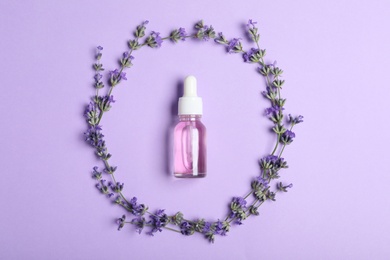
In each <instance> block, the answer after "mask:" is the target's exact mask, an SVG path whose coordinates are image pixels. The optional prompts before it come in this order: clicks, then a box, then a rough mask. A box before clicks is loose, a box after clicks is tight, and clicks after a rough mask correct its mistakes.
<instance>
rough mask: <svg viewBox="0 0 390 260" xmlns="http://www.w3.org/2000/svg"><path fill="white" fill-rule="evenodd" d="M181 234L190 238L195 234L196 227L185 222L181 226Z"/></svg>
mask: <svg viewBox="0 0 390 260" xmlns="http://www.w3.org/2000/svg"><path fill="white" fill-rule="evenodd" d="M180 232H181V233H182V234H183V235H185V236H190V235H192V234H194V232H195V226H194V224H192V223H190V222H188V221H183V222H182V223H181V224H180Z"/></svg>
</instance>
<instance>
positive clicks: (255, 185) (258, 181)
mask: <svg viewBox="0 0 390 260" xmlns="http://www.w3.org/2000/svg"><path fill="white" fill-rule="evenodd" d="M251 187H252V189H253V190H259V189H266V188H268V187H269V186H268V182H267V181H266V180H265V179H264V178H263V177H262V176H258V177H256V178H255V179H254V180H253V181H252V183H251Z"/></svg>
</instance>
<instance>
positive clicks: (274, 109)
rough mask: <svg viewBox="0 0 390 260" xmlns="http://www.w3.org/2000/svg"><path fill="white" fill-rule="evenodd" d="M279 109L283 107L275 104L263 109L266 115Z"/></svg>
mask: <svg viewBox="0 0 390 260" xmlns="http://www.w3.org/2000/svg"><path fill="white" fill-rule="evenodd" d="M281 110H284V108H283V107H279V106H276V105H275V106H272V107H269V108H266V109H265V114H266V115H267V116H268V115H270V114H273V113H278V112H279V111H281Z"/></svg>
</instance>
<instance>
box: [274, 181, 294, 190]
mask: <svg viewBox="0 0 390 260" xmlns="http://www.w3.org/2000/svg"><path fill="white" fill-rule="evenodd" d="M292 187H293V184H292V183H290V184H289V185H283V183H282V182H279V183H278V184H276V188H277V189H278V190H279V191H283V192H287V191H288V190H287V189H291V188H292Z"/></svg>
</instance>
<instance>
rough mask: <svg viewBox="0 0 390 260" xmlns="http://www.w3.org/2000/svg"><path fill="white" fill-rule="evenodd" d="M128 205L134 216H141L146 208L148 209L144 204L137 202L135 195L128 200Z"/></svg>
mask: <svg viewBox="0 0 390 260" xmlns="http://www.w3.org/2000/svg"><path fill="white" fill-rule="evenodd" d="M129 207H130V211H131V213H132V214H133V215H135V216H141V215H143V214H145V212H146V210H147V209H148V208H147V207H146V206H145V205H144V204H138V203H137V198H136V197H133V198H132V199H131V200H130V201H129Z"/></svg>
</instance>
